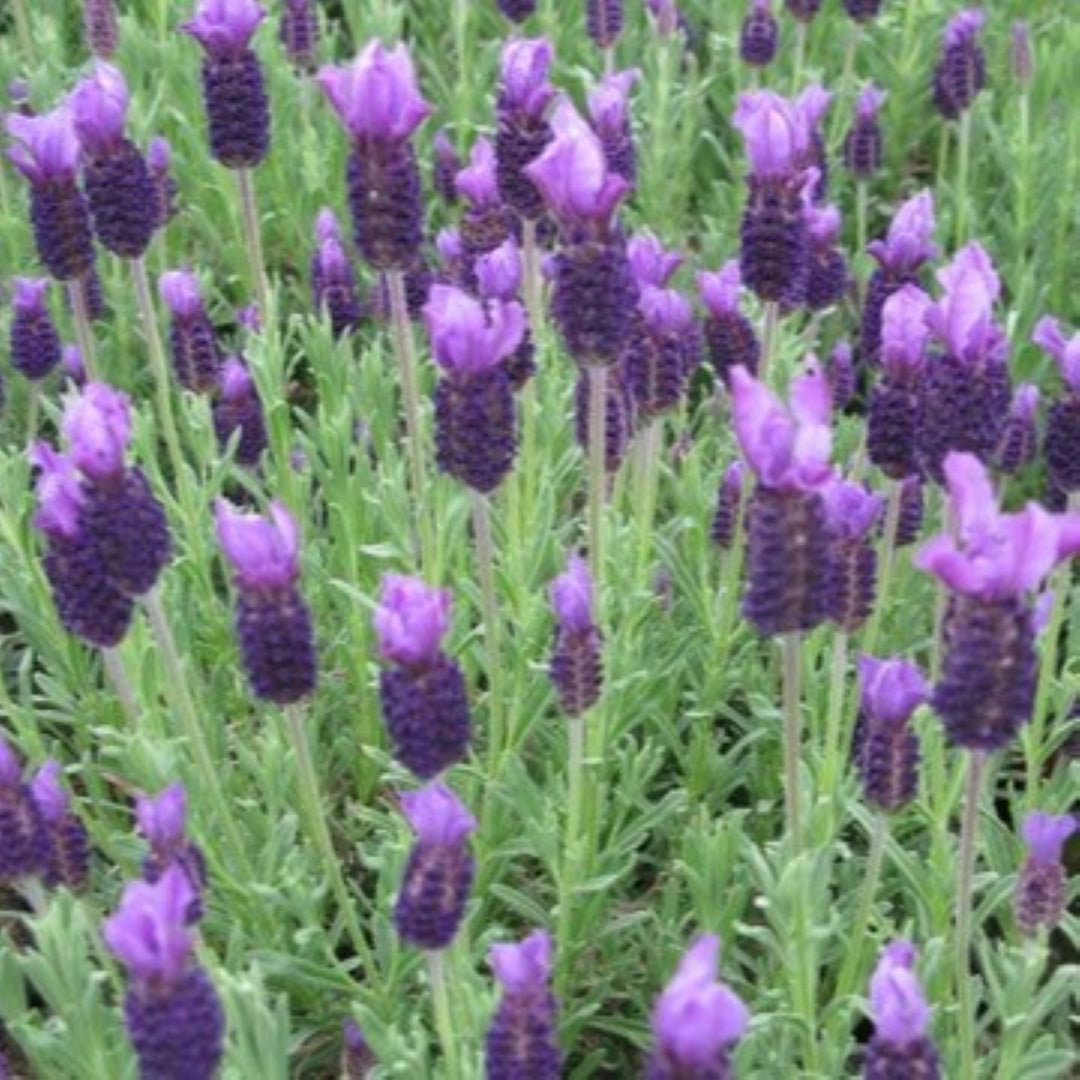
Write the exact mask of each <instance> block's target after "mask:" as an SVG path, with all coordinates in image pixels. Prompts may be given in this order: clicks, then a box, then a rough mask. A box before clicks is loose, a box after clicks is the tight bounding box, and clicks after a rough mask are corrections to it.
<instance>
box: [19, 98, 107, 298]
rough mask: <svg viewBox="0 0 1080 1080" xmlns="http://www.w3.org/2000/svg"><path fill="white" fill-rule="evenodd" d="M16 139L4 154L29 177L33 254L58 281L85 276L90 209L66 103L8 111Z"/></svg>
mask: <svg viewBox="0 0 1080 1080" xmlns="http://www.w3.org/2000/svg"><path fill="white" fill-rule="evenodd" d="M4 127H5V130H6V131H7V133H8V135H10V136H11V137H12V139H14V140H15V145H14V146H12V147H11V148H10V149H9V150H8V152H7V153H8V157H9V158H10V159H11V161H12V163H13V164H14V165H15V167H16V168H17V169H18V170H19V172H21V173H22V174H23V176H25V177H26V179H27V180H28V181H29V182H30V220H31V222H32V223H33V226H34V244H35V246H36V247H37V253H38V258H39V259H40V260H41V262H42V264H43V265H44V266H45V269H46V270H48V271H49V273H50V274H51V275H52V276H53V277H54V278H56V280H57V281H74V280H76V279H77V278H81V277H84V276H85V275H86V274H87V273H88V272H89V270H90V268H91V267H92V266H93V263H94V239H93V234H92V233H91V231H90V211H89V209H88V208H87V205H86V199H85V197H84V196H83V193H82V191H81V190H80V189H79V185H78V183H77V182H76V173H77V172H78V168H79V139H78V136H77V135H76V134H75V126H74V123H73V121H72V115H71V109H70V107H69V106H68V105H66V104H65V105H61V106H59V108H56V109H53V111H52V112H49V113H44V114H43V115H41V116H22V115H20V114H19V113H9V114H8V116H7V118H6V119H5V121H4Z"/></svg>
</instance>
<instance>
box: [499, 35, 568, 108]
mask: <svg viewBox="0 0 1080 1080" xmlns="http://www.w3.org/2000/svg"><path fill="white" fill-rule="evenodd" d="M554 58H555V50H554V48H553V47H552V44H551V42H550V41H548V39H547V38H542V37H541V38H511V39H510V40H509V41H508V42H507V43H506V44H505V45H504V46H503V50H502V57H501V60H500V82H499V107H500V108H501V109H504V110H506V111H507V112H513V113H520V114H521V115H522V116H526V117H529V118H530V119H534V120H535V119H539V118H540V116H541V115H542V114H543V112H544V110H545V109H546V108H547V106H548V104H549V102H550V101H551V99H552V98H553V97H554V96H555V87H554V86H552V85H551V83H550V82H549V80H548V73H549V72H550V71H551V62H552V60H554Z"/></svg>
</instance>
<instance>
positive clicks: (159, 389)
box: [131, 256, 184, 487]
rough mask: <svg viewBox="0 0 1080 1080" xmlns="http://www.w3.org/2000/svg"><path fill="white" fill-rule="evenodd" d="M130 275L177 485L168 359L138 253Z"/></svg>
mask: <svg viewBox="0 0 1080 1080" xmlns="http://www.w3.org/2000/svg"><path fill="white" fill-rule="evenodd" d="M131 275H132V277H133V279H134V281H135V299H136V302H137V303H138V306H139V318H140V319H141V320H142V326H143V335H144V336H145V338H146V346H147V349H148V350H149V352H150V366H151V368H152V369H153V373H154V390H155V394H156V397H157V411H158V420H159V421H160V422H161V429H162V434H163V435H164V436H165V447H166V449H167V450H168V452H169V462H170V464H171V465H172V469H173V476H174V478H175V482H176V485H177V487H179V486H180V485H181V484H182V483H183V481H184V455H183V453H182V452H181V450H180V436H179V435H178V434H177V430H176V420H175V418H174V416H173V410H172V397H171V394H170V391H171V389H172V387H171V385H170V380H169V366H168V361H167V360H166V357H165V347H164V345H162V343H161V334H160V333H159V332H158V325H157V316H156V315H155V314H154V298H153V294H152V293H151V291H150V279H149V277H148V276H147V273H146V260H145V259H144V258H143V257H142V256H139V258H137V259H132V260H131Z"/></svg>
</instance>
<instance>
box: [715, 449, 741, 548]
mask: <svg viewBox="0 0 1080 1080" xmlns="http://www.w3.org/2000/svg"><path fill="white" fill-rule="evenodd" d="M745 477H746V463H745V462H743V461H733V462H732V463H731V464H730V465H729V466H728V467H727V468H726V469H725V470H724V474H723V476H722V477H721V479H720V488H719V490H718V491H717V494H716V513H715V514H714V515H713V520H712V526H711V528H710V530H709V536H710V538H711V539H712V542H713V543H714V544H716V546H717V547H718V548H720V549H721V550H723V551H727V550H728V549H730V548H731V546H732V545H733V543H734V542H735V530H736V528H737V527H738V524H739V511H740V508H741V505H742V498H743V485H744V483H745Z"/></svg>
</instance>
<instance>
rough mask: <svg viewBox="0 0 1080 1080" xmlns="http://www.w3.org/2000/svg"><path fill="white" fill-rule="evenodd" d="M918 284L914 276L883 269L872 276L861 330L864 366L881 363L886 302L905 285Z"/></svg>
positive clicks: (867, 287) (860, 346)
mask: <svg viewBox="0 0 1080 1080" xmlns="http://www.w3.org/2000/svg"><path fill="white" fill-rule="evenodd" d="M918 283H919V281H918V278H917V277H916V276H915V275H914V274H910V275H894V274H891V273H889V272H888V271H886V270H883V269H881V268H878V269H877V270H875V271H874V272H873V273H872V274H871V275H870V281H869V282H868V283H867V286H866V297H865V299H864V300H863V310H862V320H861V324H860V328H859V359H860V360H861V361H862V363H863V364H864V365H866V366H868V367H877V366H878V365H879V364H880V363H881V317H882V311H883V309H884V307H885V301H886V300H888V299H889V297H890V296H892V295H893V293H895V292H898V291H899V290H900V289H902V288H903V287H904V286H905V285H917V284H918Z"/></svg>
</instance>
